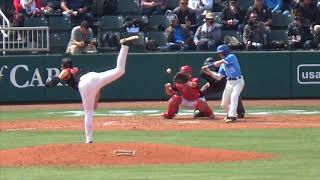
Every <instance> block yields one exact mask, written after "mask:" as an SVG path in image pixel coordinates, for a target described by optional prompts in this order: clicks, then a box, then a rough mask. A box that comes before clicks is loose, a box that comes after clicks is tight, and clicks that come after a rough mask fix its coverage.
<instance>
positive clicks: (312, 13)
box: [295, 0, 320, 24]
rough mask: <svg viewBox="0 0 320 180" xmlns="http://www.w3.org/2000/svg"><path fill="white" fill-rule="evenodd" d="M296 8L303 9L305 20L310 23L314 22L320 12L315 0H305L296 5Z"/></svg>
mask: <svg viewBox="0 0 320 180" xmlns="http://www.w3.org/2000/svg"><path fill="white" fill-rule="evenodd" d="M295 9H299V11H301V13H302V16H303V18H304V20H305V21H306V23H309V24H314V23H315V21H316V18H317V15H318V13H320V12H319V9H318V7H317V3H316V2H315V1H314V0H303V1H301V2H300V3H299V4H297V5H296V6H295Z"/></svg>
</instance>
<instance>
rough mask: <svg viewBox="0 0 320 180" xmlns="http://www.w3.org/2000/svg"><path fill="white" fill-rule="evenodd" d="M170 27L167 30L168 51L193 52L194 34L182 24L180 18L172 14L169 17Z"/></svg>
mask: <svg viewBox="0 0 320 180" xmlns="http://www.w3.org/2000/svg"><path fill="white" fill-rule="evenodd" d="M168 19H169V21H170V26H169V27H167V28H166V31H165V32H166V35H167V41H168V44H167V45H168V50H169V51H170V50H180V51H184V50H193V49H195V44H194V42H193V38H192V37H193V33H192V31H190V29H189V28H187V26H186V25H184V24H180V23H179V19H178V16H177V15H176V14H172V15H170V16H169V17H168Z"/></svg>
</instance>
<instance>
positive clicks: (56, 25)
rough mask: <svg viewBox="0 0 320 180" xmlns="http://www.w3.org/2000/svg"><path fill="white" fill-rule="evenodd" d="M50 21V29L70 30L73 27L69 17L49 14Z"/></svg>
mask: <svg viewBox="0 0 320 180" xmlns="http://www.w3.org/2000/svg"><path fill="white" fill-rule="evenodd" d="M48 23H49V28H50V31H55V32H56V31H70V30H72V28H73V26H72V23H71V22H70V20H69V18H66V17H63V16H49V21H48ZM69 33H70V32H69Z"/></svg>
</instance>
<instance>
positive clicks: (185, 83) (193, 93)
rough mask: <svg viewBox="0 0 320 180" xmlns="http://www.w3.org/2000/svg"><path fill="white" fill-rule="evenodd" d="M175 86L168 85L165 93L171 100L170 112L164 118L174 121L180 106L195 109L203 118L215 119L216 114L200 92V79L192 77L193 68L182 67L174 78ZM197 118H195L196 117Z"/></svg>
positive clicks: (169, 102)
mask: <svg viewBox="0 0 320 180" xmlns="http://www.w3.org/2000/svg"><path fill="white" fill-rule="evenodd" d="M173 82H174V85H171V84H170V83H167V84H166V85H165V91H166V94H167V95H168V96H171V98H170V99H169V101H168V110H167V111H166V112H164V113H162V116H163V118H165V119H172V118H173V117H174V116H175V115H176V114H177V113H178V111H179V107H180V105H181V106H183V107H188V108H193V109H194V110H198V111H199V112H201V114H202V115H203V117H208V118H210V119H214V118H215V116H214V113H213V112H212V110H211V109H210V107H209V105H208V104H207V102H206V99H205V98H204V97H203V95H202V94H201V92H200V89H199V86H198V78H193V77H192V68H191V67H190V66H187V65H186V66H182V67H181V68H180V72H178V73H177V74H176V75H175V76H174V78H173ZM194 117H195V116H194Z"/></svg>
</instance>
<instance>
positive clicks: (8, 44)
mask: <svg viewBox="0 0 320 180" xmlns="http://www.w3.org/2000/svg"><path fill="white" fill-rule="evenodd" d="M0 30H1V31H2V30H3V31H5V32H7V33H6V34H7V38H5V39H4V40H3V42H2V44H3V47H2V48H3V51H4V54H5V52H6V51H8V52H9V51H11V52H13V51H16V52H18V51H46V52H49V44H50V43H49V27H8V28H0Z"/></svg>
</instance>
